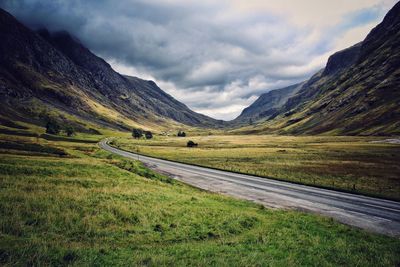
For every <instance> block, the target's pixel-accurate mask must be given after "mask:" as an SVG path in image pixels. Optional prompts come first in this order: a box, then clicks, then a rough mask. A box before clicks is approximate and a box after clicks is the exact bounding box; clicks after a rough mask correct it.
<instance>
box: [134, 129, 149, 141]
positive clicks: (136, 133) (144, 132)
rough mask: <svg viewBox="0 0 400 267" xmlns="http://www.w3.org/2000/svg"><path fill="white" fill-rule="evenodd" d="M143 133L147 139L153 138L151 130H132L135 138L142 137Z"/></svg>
mask: <svg viewBox="0 0 400 267" xmlns="http://www.w3.org/2000/svg"><path fill="white" fill-rule="evenodd" d="M143 135H144V137H145V138H146V139H151V138H153V133H152V132H150V131H143V130H141V129H133V130H132V137H133V138H135V139H140V138H142V137H143Z"/></svg>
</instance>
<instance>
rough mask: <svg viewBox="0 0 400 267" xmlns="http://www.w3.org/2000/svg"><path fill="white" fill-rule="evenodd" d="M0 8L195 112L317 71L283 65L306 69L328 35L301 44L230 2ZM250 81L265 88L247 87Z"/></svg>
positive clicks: (280, 23) (287, 30)
mask: <svg viewBox="0 0 400 267" xmlns="http://www.w3.org/2000/svg"><path fill="white" fill-rule="evenodd" d="M0 6H1V7H3V8H5V9H6V10H8V11H9V12H11V13H12V14H13V15H15V16H16V17H17V18H19V19H20V20H22V21H23V22H24V23H26V24H27V25H30V26H31V27H34V28H38V27H42V26H44V27H46V28H48V29H49V30H52V31H55V30H67V31H69V32H71V33H72V34H73V35H75V36H77V37H78V38H79V39H80V40H81V41H82V43H83V44H85V45H86V46H87V47H89V49H91V50H92V51H93V52H95V53H97V54H99V55H101V56H104V57H105V58H109V59H115V60H117V61H118V62H121V63H123V64H125V65H128V66H135V68H137V69H140V70H141V71H142V72H145V73H149V74H150V75H151V76H152V77H154V78H155V79H156V80H157V81H160V82H169V83H172V84H173V85H174V87H175V90H174V92H170V93H172V94H173V95H174V96H176V97H177V98H178V99H179V100H181V101H184V102H185V103H186V104H188V106H189V107H192V108H194V109H199V110H200V109H201V110H206V109H207V108H209V109H213V108H218V107H223V106H224V105H231V104H237V105H239V104H240V103H247V102H248V100H249V98H250V97H254V95H260V94H261V93H262V92H265V91H267V90H271V89H274V88H279V87H280V86H286V85H289V84H291V83H295V82H298V81H301V80H304V79H306V78H307V77H309V76H310V75H311V74H312V73H313V72H314V71H316V70H317V69H318V68H320V67H321V66H316V67H314V68H304V71H302V69H301V68H299V70H297V71H291V68H288V67H290V66H295V67H296V66H299V67H301V66H306V65H307V64H308V63H309V61H310V59H311V58H313V57H315V56H317V55H320V54H323V52H326V51H324V50H326V49H327V47H328V45H327V44H328V42H329V38H328V37H329V33H326V34H325V35H324V36H323V38H322V37H321V38H322V40H323V42H319V43H318V42H317V43H312V42H310V44H308V45H307V44H302V42H303V41H304V40H303V39H304V36H305V35H306V34H308V33H309V32H310V31H311V30H310V29H308V28H303V29H299V28H297V27H295V26H293V25H290V24H288V22H286V21H285V20H284V19H283V18H282V17H278V16H276V15H274V14H269V13H267V12H264V13H255V14H242V15H238V14H237V13H235V12H233V11H232V10H231V8H230V6H229V1H201V2H192V1H164V0H147V1H146V0H120V1H111V0H110V1H107V0H101V1H99V0H86V1H84V0H82V1H79V0H71V1H53V0H47V1H46V0H21V1H13V0H0ZM255 77H262V78H260V79H261V80H263V81H264V82H259V83H251V80H254V79H255ZM190 95H194V97H191V96H190ZM209 115H210V114H209ZM211 115H212V114H211Z"/></svg>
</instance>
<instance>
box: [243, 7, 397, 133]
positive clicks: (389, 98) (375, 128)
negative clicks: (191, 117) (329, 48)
mask: <svg viewBox="0 0 400 267" xmlns="http://www.w3.org/2000/svg"><path fill="white" fill-rule="evenodd" d="M269 108H270V107H269V106H267V107H264V110H267V109H269ZM253 128H254V127H253ZM247 130H248V129H247ZM252 131H253V132H261V133H262V132H277V133H290V134H320V133H326V134H349V135H353V134H363V135H393V134H396V135H398V134H400V3H397V4H396V5H395V6H394V7H393V8H392V9H391V10H390V11H389V12H388V14H387V15H386V16H385V18H384V20H383V21H382V23H380V24H379V25H378V26H377V27H375V28H374V29H373V30H372V31H371V32H370V33H369V34H368V36H367V37H366V38H365V40H364V41H363V42H361V43H359V44H356V45H354V46H352V47H350V48H348V49H345V50H343V51H340V52H337V53H335V54H334V55H332V56H331V57H330V58H329V60H328V63H327V65H326V67H325V69H323V70H321V71H320V72H318V73H316V74H315V75H314V76H313V77H312V78H311V79H310V80H308V81H307V82H306V83H305V84H303V85H302V87H301V89H300V90H299V91H298V92H297V94H296V95H294V96H292V97H290V98H289V99H288V100H287V102H286V103H285V104H284V105H283V106H282V107H281V108H280V109H279V110H278V111H277V112H275V114H273V115H270V116H269V117H268V121H267V122H265V123H261V124H259V125H257V127H256V129H253V130H252Z"/></svg>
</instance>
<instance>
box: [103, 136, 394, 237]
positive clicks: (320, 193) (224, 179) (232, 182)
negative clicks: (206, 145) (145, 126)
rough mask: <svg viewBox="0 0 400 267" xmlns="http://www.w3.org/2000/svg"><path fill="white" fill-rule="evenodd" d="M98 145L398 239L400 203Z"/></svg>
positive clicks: (204, 184) (219, 188) (209, 184)
mask: <svg viewBox="0 0 400 267" xmlns="http://www.w3.org/2000/svg"><path fill="white" fill-rule="evenodd" d="M99 146H100V147H101V148H102V149H104V150H107V151H109V152H112V153H115V154H118V155H121V156H124V157H127V158H131V159H135V160H140V161H141V162H143V163H144V164H146V165H147V166H148V167H149V168H151V169H154V170H156V171H159V172H162V173H165V174H168V175H170V176H172V177H174V178H175V179H177V180H180V181H182V182H185V183H187V184H190V185H193V186H196V187H199V188H202V189H206V190H209V191H213V192H218V193H223V194H226V195H231V196H234V197H238V198H242V199H247V200H251V201H254V202H257V203H260V204H262V205H264V206H267V207H273V208H292V209H297V210H303V211H309V212H314V213H318V214H322V215H325V216H329V217H333V218H335V219H337V220H338V221H340V222H342V223H345V224H349V225H353V226H356V227H359V228H363V229H366V230H368V231H372V232H377V233H382V234H385V235H390V236H400V202H396V201H390V200H384V199H379V198H372V197H367V196H361V195H355V194H350V193H344V192H338V191H333V190H327V189H321V188H316V187H312V186H305V185H298V184H293V183H288V182H283V181H277V180H272V179H267V178H261V177H257V176H252V175H245V174H237V173H232V172H227V171H220V170H215V169H209V168H206V167H198V166H193V165H189V164H183V163H177V162H172V161H168V160H162V159H157V158H152V157H147V156H142V155H138V154H135V153H132V152H126V151H123V150H120V149H117V148H115V147H112V146H110V145H108V143H107V140H106V139H105V140H102V141H101V142H100V143H99Z"/></svg>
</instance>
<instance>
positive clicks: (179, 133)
mask: <svg viewBox="0 0 400 267" xmlns="http://www.w3.org/2000/svg"><path fill="white" fill-rule="evenodd" d="M178 136H179V137H185V136H186V133H185V132H184V131H179V132H178Z"/></svg>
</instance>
